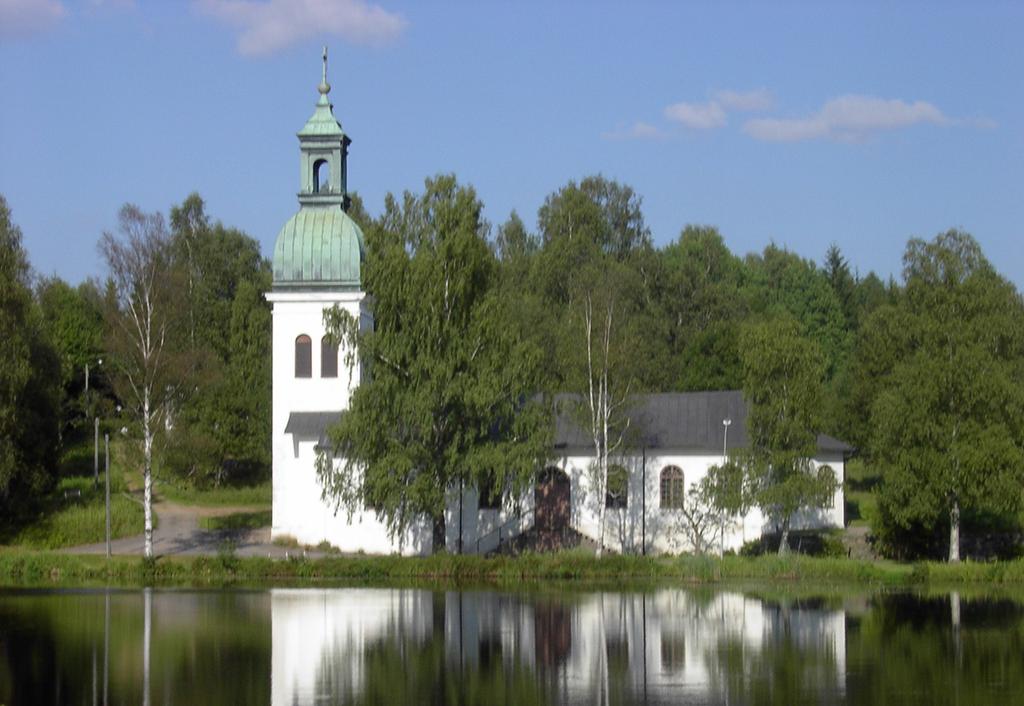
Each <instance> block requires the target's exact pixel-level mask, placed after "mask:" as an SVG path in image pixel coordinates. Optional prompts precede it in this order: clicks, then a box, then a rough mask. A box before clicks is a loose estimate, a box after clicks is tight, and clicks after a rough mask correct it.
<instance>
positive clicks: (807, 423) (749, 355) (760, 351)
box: [735, 318, 836, 554]
mask: <svg viewBox="0 0 1024 706" xmlns="http://www.w3.org/2000/svg"><path fill="white" fill-rule="evenodd" d="M741 347H742V350H743V368H744V385H743V391H744V395H745V396H746V398H747V401H748V403H749V405H750V410H749V413H748V419H747V433H748V435H749V436H750V447H749V449H747V450H744V451H740V452H737V453H736V455H735V457H736V459H737V460H738V462H739V463H740V465H742V466H743V468H744V470H745V473H746V475H747V477H748V480H747V485H748V487H749V488H750V493H751V502H752V503H753V504H756V505H758V506H759V507H760V508H761V509H762V510H763V511H764V512H765V514H766V515H767V516H768V517H769V518H771V520H772V521H773V522H774V523H775V524H776V525H777V526H778V527H779V528H780V529H781V543H780V546H779V553H780V554H784V553H786V552H787V551H788V544H787V537H788V533H789V523H790V518H791V517H792V515H793V513H795V512H797V511H798V510H800V509H803V508H813V507H821V506H823V505H824V504H825V503H826V502H827V501H828V499H829V497H831V495H832V494H833V493H834V492H835V488H836V478H835V474H834V473H833V472H832V470H831V469H830V468H828V467H827V466H822V467H820V468H818V469H816V468H815V467H814V465H813V462H812V461H811V459H812V458H813V457H814V456H815V452H816V451H817V433H818V430H819V429H820V428H821V417H820V414H821V409H820V400H821V393H822V376H823V370H822V368H823V366H822V356H821V353H820V352H819V350H818V348H817V346H816V345H815V344H814V342H812V341H811V340H808V339H807V338H804V337H803V336H801V334H800V329H799V326H798V324H797V323H796V322H795V321H794V320H793V319H789V318H780V319H775V320H771V321H768V322H766V323H763V324H755V325H752V326H749V327H748V328H747V329H746V330H745V331H744V332H743V336H742V340H741Z"/></svg>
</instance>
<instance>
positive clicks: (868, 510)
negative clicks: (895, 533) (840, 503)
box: [844, 458, 882, 527]
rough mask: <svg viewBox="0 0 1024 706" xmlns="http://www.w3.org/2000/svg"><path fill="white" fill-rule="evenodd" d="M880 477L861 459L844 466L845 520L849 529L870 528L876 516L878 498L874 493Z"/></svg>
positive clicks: (852, 460) (880, 479)
mask: <svg viewBox="0 0 1024 706" xmlns="http://www.w3.org/2000/svg"><path fill="white" fill-rule="evenodd" d="M881 482H882V475H881V474H880V473H878V472H877V471H876V470H874V469H873V468H870V467H868V466H867V465H866V464H865V463H864V461H863V459H859V458H855V459H851V460H850V461H849V462H847V464H846V483H845V488H844V491H845V495H846V518H847V524H848V525H849V526H850V527H870V526H871V522H872V521H873V520H874V519H875V518H876V517H877V516H878V497H877V496H876V495H875V491H876V490H877V488H878V485H879V484H880V483H881Z"/></svg>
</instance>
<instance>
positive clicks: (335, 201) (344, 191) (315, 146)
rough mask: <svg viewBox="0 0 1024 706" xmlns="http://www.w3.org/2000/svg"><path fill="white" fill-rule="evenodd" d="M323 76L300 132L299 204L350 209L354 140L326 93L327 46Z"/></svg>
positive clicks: (324, 54) (328, 90) (328, 91)
mask: <svg viewBox="0 0 1024 706" xmlns="http://www.w3.org/2000/svg"><path fill="white" fill-rule="evenodd" d="M323 61H324V67H323V76H322V78H321V81H320V85H319V86H318V87H317V90H318V91H320V99H319V100H318V101H317V103H316V110H315V111H314V113H313V116H312V117H311V118H310V119H309V120H308V121H307V122H306V124H305V126H303V128H302V129H301V130H299V132H298V137H299V151H300V158H299V159H300V168H301V176H300V180H299V183H300V184H301V190H300V191H299V203H300V204H301V205H302V206H313V207H340V208H341V209H342V210H343V211H347V210H348V205H349V198H348V146H349V145H350V144H352V140H350V139H349V137H348V135H346V134H345V131H344V130H343V129H342V127H341V123H340V122H338V119H337V118H335V117H334V106H333V105H331V102H330V100H329V99H328V98H327V94H328V93H330V92H331V84H329V83H327V47H324V52H323Z"/></svg>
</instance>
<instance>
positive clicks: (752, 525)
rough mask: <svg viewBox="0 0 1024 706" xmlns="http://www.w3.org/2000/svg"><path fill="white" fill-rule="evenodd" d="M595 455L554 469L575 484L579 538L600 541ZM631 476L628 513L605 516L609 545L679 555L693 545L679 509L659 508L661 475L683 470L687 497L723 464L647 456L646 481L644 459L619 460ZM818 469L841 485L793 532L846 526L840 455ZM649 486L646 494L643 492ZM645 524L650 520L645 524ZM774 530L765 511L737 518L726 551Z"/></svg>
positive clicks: (714, 458)
mask: <svg viewBox="0 0 1024 706" xmlns="http://www.w3.org/2000/svg"><path fill="white" fill-rule="evenodd" d="M592 459H593V457H592V456H589V455H584V454H582V453H581V452H575V453H570V454H566V455H564V456H562V457H561V458H559V459H557V460H556V461H555V462H554V463H552V464H551V465H553V466H555V467H557V468H559V469H561V470H562V471H564V472H565V473H566V474H567V475H568V476H569V480H570V483H571V486H572V497H571V506H572V517H571V523H572V526H573V527H574V528H575V529H576V530H577V531H579V532H580V533H581V534H583V535H586V536H587V537H590V538H591V539H593V540H595V541H596V540H597V539H598V537H599V536H600V531H599V524H600V521H599V512H600V505H599V504H598V503H599V502H601V503H603V502H604V498H603V497H602V498H598V497H597V493H596V492H594V491H593V490H592V489H593V487H594V486H593V483H592V481H591V477H590V473H589V471H588V468H589V467H590V464H591V461H592ZM612 462H613V463H615V464H618V465H621V466H623V467H625V468H626V470H627V471H628V472H629V484H628V501H627V507H626V508H625V509H612V508H609V509H608V510H607V512H606V515H605V545H606V546H608V547H610V548H612V549H614V550H616V551H627V552H631V553H640V552H641V551H642V549H643V545H644V543H645V538H646V549H647V553H649V554H650V553H654V554H658V553H672V554H675V553H679V552H683V551H689V550H691V549H692V547H691V546H690V545H689V543H688V542H687V541H686V539H685V533H684V532H683V530H682V522H683V518H682V513H681V512H680V511H679V510H677V509H662V508H661V471H662V469H664V468H666V467H667V466H676V467H678V468H679V469H680V470H682V472H683V482H684V493H685V492H688V491H689V489H690V488H691V487H692V486H694V485H695V484H697V483H699V482H700V481H701V479H702V478H704V476H705V475H707V472H708V470H709V469H710V468H711V467H712V466H714V465H718V464H720V463H721V462H722V457H721V455H705V454H692V453H685V452H682V451H662V452H659V453H650V452H649V453H648V455H647V460H646V483H645V482H644V476H645V474H644V465H645V464H644V462H643V457H642V455H640V456H628V457H620V458H617V459H614V460H613V461H612ZM814 464H815V468H818V467H820V466H821V465H826V464H827V465H828V466H830V467H831V468H832V470H833V471H834V472H835V473H836V476H837V479H838V481H839V487H838V488H837V489H836V492H835V495H834V498H833V504H832V505H833V506H832V507H831V508H827V509H822V510H816V511H803V512H800V513H797V515H796V516H795V517H794V520H793V529H821V528H826V527H842V526H843V489H842V482H843V480H844V478H845V466H844V463H843V457H842V454H840V453H836V454H832V455H823V456H821V457H820V458H816V459H814ZM645 488H646V492H645ZM645 520H646V521H645ZM773 529H774V528H773V527H772V526H771V525H770V524H769V522H768V520H767V519H766V518H765V516H764V515H763V514H762V512H761V511H760V510H759V509H757V508H754V509H752V510H751V511H750V512H749V513H748V514H747V515H746V516H744V517H738V518H735V520H734V521H733V522H731V523H730V526H728V527H727V528H726V533H725V543H724V548H725V549H727V550H728V549H733V550H737V549H739V548H740V547H741V546H742V545H743V543H744V542H746V541H749V540H752V539H757V538H758V537H760V536H761V534H762V532H769V531H772V530H773Z"/></svg>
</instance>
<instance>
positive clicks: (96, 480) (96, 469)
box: [85, 358, 103, 488]
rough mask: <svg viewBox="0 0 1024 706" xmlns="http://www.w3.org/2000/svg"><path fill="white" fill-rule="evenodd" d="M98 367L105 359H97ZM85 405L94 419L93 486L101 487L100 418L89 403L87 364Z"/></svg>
mask: <svg viewBox="0 0 1024 706" xmlns="http://www.w3.org/2000/svg"><path fill="white" fill-rule="evenodd" d="M96 365H103V359H102V358H97V359H96ZM85 403H86V405H87V406H88V412H87V413H88V415H89V416H90V417H93V451H92V485H93V487H94V488H99V487H100V418H99V417H98V416H93V411H94V410H93V405H92V404H90V402H89V364H88V363H86V364H85Z"/></svg>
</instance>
